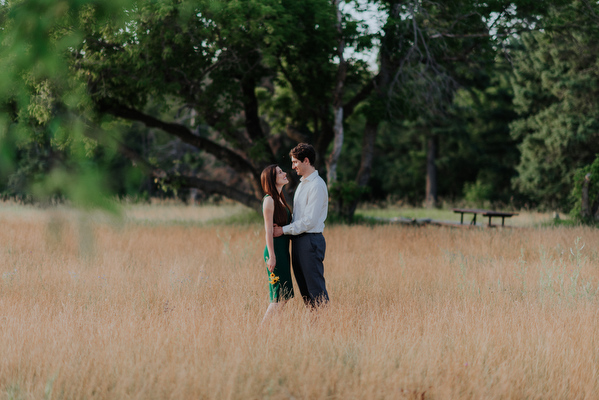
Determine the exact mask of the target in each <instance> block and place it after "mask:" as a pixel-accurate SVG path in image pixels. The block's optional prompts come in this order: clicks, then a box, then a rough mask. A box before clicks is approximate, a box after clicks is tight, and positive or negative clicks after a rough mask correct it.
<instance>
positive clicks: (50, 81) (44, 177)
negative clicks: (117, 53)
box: [0, 0, 127, 210]
mask: <svg viewBox="0 0 599 400" xmlns="http://www.w3.org/2000/svg"><path fill="white" fill-rule="evenodd" d="M123 4H127V2H122V1H120V0H116V1H113V0H108V1H92V0H88V1H86V0H77V1H75V0H71V1H61V2H50V1H45V0H14V1H10V0H9V1H6V2H5V3H4V4H3V6H2V7H1V11H0V13H1V18H0V21H1V24H2V30H1V31H0V41H1V42H2V44H3V46H2V47H1V48H0V70H2V72H3V73H2V75H0V149H1V151H2V153H3V154H11V156H10V157H6V158H4V157H3V161H2V163H1V164H0V177H2V178H4V179H6V180H4V179H3V182H7V184H6V185H5V186H4V187H2V188H1V189H2V191H3V192H4V194H5V195H6V194H12V195H20V196H25V195H31V196H33V198H34V199H36V200H44V199H48V198H51V197H55V196H59V197H63V198H66V199H69V200H71V201H73V203H74V204H77V205H79V206H82V207H103V208H107V209H111V210H114V207H113V205H112V204H111V203H110V202H109V201H107V200H106V198H107V195H110V191H108V190H105V189H106V188H107V185H105V184H102V182H103V181H106V180H107V179H108V178H107V174H106V173H105V172H106V171H105V170H104V169H103V168H99V165H97V163H95V162H94V160H93V157H94V154H95V152H96V150H97V149H96V143H95V142H94V141H90V139H89V136H90V135H93V134H95V133H97V129H98V128H97V127H93V126H91V125H90V117H92V116H91V115H90V113H89V111H90V109H89V105H90V100H89V97H88V94H87V90H86V86H85V84H84V82H82V81H81V80H79V79H76V78H75V77H74V76H73V75H72V74H71V73H70V69H69V65H68V63H67V55H68V54H69V53H70V52H71V50H72V49H73V47H76V46H79V45H80V44H81V42H82V41H83V38H84V36H83V32H82V30H81V29H79V27H77V26H76V24H74V23H73V22H74V21H77V20H78V19H79V18H80V17H81V16H83V15H85V14H87V13H89V12H90V10H92V9H93V10H94V13H95V16H96V22H97V23H99V24H104V23H106V22H107V21H108V20H117V19H118V18H119V16H121V15H122V14H120V10H121V6H122V5H123Z"/></svg>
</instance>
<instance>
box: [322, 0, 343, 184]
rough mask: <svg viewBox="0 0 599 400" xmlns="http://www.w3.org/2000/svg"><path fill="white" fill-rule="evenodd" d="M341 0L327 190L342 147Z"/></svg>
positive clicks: (338, 2) (335, 174)
mask: <svg viewBox="0 0 599 400" xmlns="http://www.w3.org/2000/svg"><path fill="white" fill-rule="evenodd" d="M340 3H341V0H334V1H333V4H334V6H335V10H336V12H337V34H338V35H339V37H338V43H337V57H339V67H338V69H337V78H336V81H335V82H336V83H335V91H334V93H333V110H334V113H335V114H334V125H333V132H334V134H335V136H334V139H333V151H332V152H331V154H330V155H329V158H328V160H327V178H328V179H327V181H328V186H329V190H330V189H331V187H332V185H333V184H335V182H337V162H338V161H339V156H340V155H341V148H342V147H343V89H344V86H345V78H346V76H347V63H346V62H345V58H344V57H343V52H344V51H345V39H344V38H343V27H342V22H343V21H342V14H341V9H340V8H339V5H340Z"/></svg>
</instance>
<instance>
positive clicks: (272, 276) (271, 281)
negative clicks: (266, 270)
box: [268, 272, 279, 285]
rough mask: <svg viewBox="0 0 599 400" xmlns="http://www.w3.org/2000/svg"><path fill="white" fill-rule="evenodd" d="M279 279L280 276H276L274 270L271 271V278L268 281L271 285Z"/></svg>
mask: <svg viewBox="0 0 599 400" xmlns="http://www.w3.org/2000/svg"><path fill="white" fill-rule="evenodd" d="M278 281H279V277H278V276H275V273H274V272H271V273H270V280H269V281H268V283H270V284H271V285H274V284H275V283H277V282H278Z"/></svg>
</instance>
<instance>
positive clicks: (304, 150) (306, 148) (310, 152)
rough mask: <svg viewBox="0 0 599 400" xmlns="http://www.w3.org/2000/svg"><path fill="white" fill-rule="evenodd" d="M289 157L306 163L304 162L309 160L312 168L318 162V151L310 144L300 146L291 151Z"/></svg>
mask: <svg viewBox="0 0 599 400" xmlns="http://www.w3.org/2000/svg"><path fill="white" fill-rule="evenodd" d="M289 155H290V156H291V157H295V158H296V159H298V160H299V161H300V162H304V160H305V159H306V158H307V159H308V161H309V162H310V165H312V166H314V162H315V161H316V150H314V147H312V145H309V144H308V143H300V144H298V145H297V146H295V147H294V148H293V149H291V151H290V152H289Z"/></svg>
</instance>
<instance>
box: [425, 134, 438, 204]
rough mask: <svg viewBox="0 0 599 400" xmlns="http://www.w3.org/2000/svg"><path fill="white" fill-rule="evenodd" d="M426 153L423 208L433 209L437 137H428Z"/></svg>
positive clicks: (435, 196)
mask: <svg viewBox="0 0 599 400" xmlns="http://www.w3.org/2000/svg"><path fill="white" fill-rule="evenodd" d="M426 147H427V152H426V199H425V207H426V208H434V207H436V206H437V165H436V162H435V161H436V158H437V137H436V136H434V135H433V136H429V138H428V140H427V144H426Z"/></svg>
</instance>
